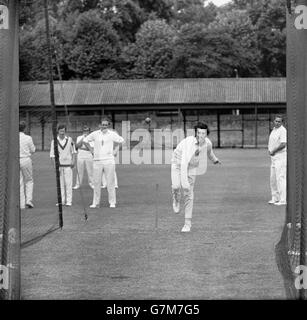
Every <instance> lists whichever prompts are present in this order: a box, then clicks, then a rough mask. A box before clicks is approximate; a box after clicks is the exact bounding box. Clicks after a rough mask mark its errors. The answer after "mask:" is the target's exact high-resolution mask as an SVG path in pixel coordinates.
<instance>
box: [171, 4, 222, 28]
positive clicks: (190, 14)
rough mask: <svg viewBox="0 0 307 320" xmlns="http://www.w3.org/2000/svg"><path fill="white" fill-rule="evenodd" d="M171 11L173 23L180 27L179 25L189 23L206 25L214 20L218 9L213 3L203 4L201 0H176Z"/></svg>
mask: <svg viewBox="0 0 307 320" xmlns="http://www.w3.org/2000/svg"><path fill="white" fill-rule="evenodd" d="M173 12H174V13H173V15H174V18H173V21H174V22H173V23H174V25H176V26H177V27H178V28H180V26H181V25H184V24H190V23H203V24H206V25H208V24H209V23H210V22H212V21H214V19H215V17H216V15H217V12H218V9H217V7H216V6H215V5H214V4H213V3H209V4H208V5H207V6H205V5H204V1H203V0H176V1H175V4H174V6H173Z"/></svg>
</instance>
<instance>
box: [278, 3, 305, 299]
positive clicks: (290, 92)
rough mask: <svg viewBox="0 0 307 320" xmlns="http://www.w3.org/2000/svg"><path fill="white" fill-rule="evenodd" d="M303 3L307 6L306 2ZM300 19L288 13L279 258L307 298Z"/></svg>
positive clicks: (292, 289) (296, 290)
mask: <svg viewBox="0 0 307 320" xmlns="http://www.w3.org/2000/svg"><path fill="white" fill-rule="evenodd" d="M299 2H301V4H305V5H306V1H298V3H297V5H299V4H300V3H299ZM296 18H297V15H296V14H295V13H294V11H292V12H291V13H289V12H288V13H287V118H288V144H287V145H288V176H287V193H288V205H287V214H286V221H285V226H284V230H283V233H282V236H281V239H280V242H279V243H278V245H277V246H276V257H277V264H278V267H279V270H280V271H281V273H282V275H283V278H284V281H285V289H286V291H287V295H288V297H289V298H290V299H296V298H303V299H305V298H306V290H305V289H306V285H307V284H306V281H305V283H304V277H305V279H306V274H305V275H304V273H303V274H300V273H301V272H300V271H299V270H298V269H297V268H299V266H306V262H305V257H306V249H305V248H306V237H305V234H306V215H305V210H306V200H307V199H306V192H305V185H306V172H305V166H306V150H307V149H306V140H307V139H306V130H305V127H306V109H307V99H306V83H307V82H306V81H307V74H306V63H307V60H306V49H307V31H306V30H304V29H299V28H297V25H296V22H295V20H296ZM298 277H299V278H298Z"/></svg>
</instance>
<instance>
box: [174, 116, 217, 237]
mask: <svg viewBox="0 0 307 320" xmlns="http://www.w3.org/2000/svg"><path fill="white" fill-rule="evenodd" d="M194 130H195V136H189V137H186V138H185V139H183V140H182V141H181V142H180V143H179V144H178V145H177V147H176V149H175V150H174V152H173V156H172V160H171V179H172V194H173V210H174V212H175V213H179V211H180V198H181V188H182V189H183V193H184V215H185V223H184V226H183V228H182V230H181V232H189V231H190V230H191V225H192V211H193V201H194V183H195V178H196V175H198V174H204V173H205V171H206V170H205V169H202V170H199V168H200V167H201V166H202V164H203V163H205V164H206V161H207V158H206V157H208V158H209V159H210V160H211V161H212V162H213V163H214V164H221V162H220V161H219V159H218V158H217V157H216V156H215V154H214V153H213V150H212V142H211V141H210V140H209V138H208V137H207V135H209V132H210V131H209V128H208V126H207V125H206V124H205V123H202V122H198V123H197V124H196V125H195V127H194Z"/></svg>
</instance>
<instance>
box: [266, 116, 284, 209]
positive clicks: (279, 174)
mask: <svg viewBox="0 0 307 320" xmlns="http://www.w3.org/2000/svg"><path fill="white" fill-rule="evenodd" d="M282 123H283V118H282V116H281V115H277V116H276V117H275V120H274V128H273V130H272V132H271V134H270V137H269V145H268V150H269V154H270V156H271V174H270V186H271V194H272V199H271V200H270V201H269V204H274V205H276V206H282V205H286V204H287V180H286V178H287V130H286V128H285V127H284V126H283V125H282Z"/></svg>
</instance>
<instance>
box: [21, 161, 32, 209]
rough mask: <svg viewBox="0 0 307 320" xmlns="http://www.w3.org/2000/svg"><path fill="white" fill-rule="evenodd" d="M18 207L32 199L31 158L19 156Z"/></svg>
mask: <svg viewBox="0 0 307 320" xmlns="http://www.w3.org/2000/svg"><path fill="white" fill-rule="evenodd" d="M19 164H20V208H21V209H24V208H25V207H26V203H29V202H31V201H32V199H33V185H34V183H33V169H32V160H31V158H20V161H19Z"/></svg>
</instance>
